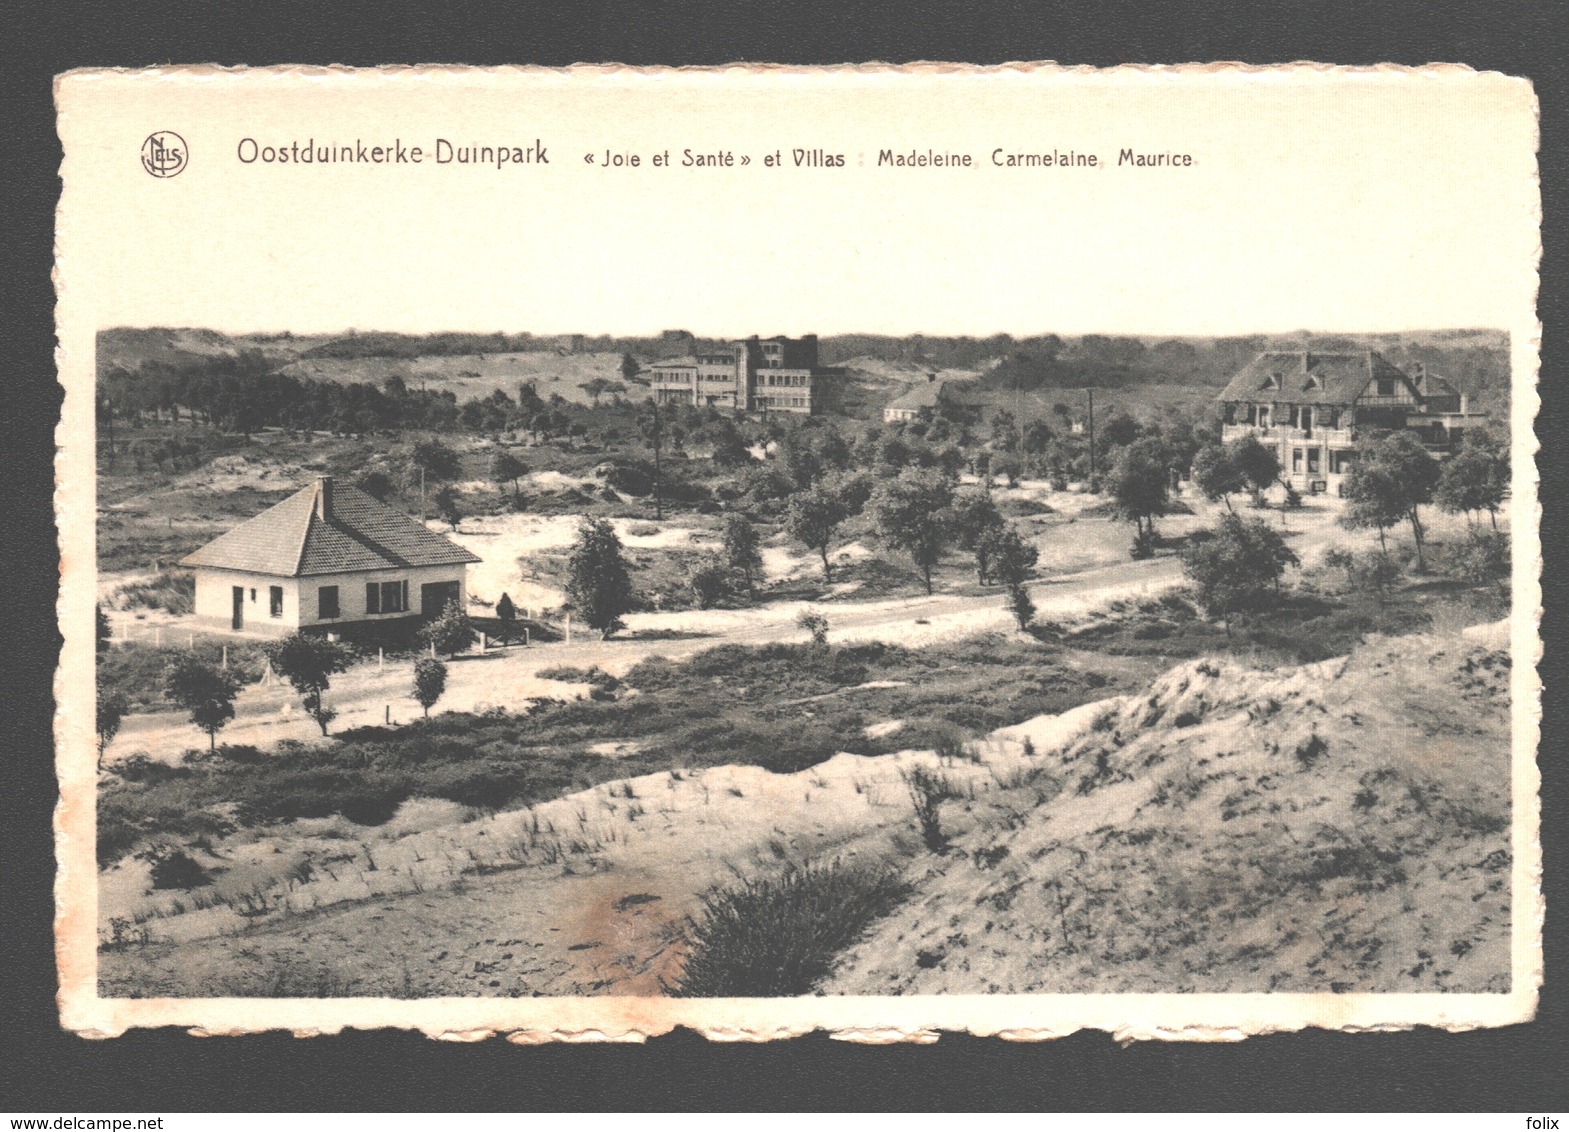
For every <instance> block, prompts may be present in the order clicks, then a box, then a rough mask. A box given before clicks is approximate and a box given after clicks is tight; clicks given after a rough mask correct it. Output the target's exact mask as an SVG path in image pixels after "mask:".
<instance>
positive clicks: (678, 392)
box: [646, 334, 844, 413]
mask: <svg viewBox="0 0 1569 1132" xmlns="http://www.w3.org/2000/svg"><path fill="white" fill-rule="evenodd" d="M646 372H647V374H648V376H649V381H650V384H651V385H652V386H653V391H654V398H655V399H656V400H657V401H658V402H659V403H660V404H662V405H714V406H717V407H719V408H723V409H730V410H733V411H736V412H759V413H770V412H775V413H814V412H821V411H823V410H824V409H826V408H828V407H829V405H830V404H831V403H832V401H833V399H834V397H835V395H836V394H837V392H838V383H839V381H840V379H841V378H842V377H843V372H844V371H843V370H839V369H833V368H828V367H824V366H820V365H819V364H818V359H817V335H815V334H807V335H804V336H803V337H801V338H783V337H775V338H758V337H757V336H755V335H754V336H752V337H751V338H745V339H742V340H741V341H739V342H732V343H730V344H728V345H726V346H723V347H718V348H713V349H707V350H699V351H698V352H696V353H694V354H692V355H690V356H687V357H682V358H671V359H667V360H665V361H660V362H654V363H653V364H651V365H650V366H649V367H648V369H647V371H646Z"/></svg>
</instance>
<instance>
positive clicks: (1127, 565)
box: [106, 557, 1182, 761]
mask: <svg viewBox="0 0 1569 1132" xmlns="http://www.w3.org/2000/svg"><path fill="white" fill-rule="evenodd" d="M1181 576H1182V568H1181V563H1180V562H1179V561H1178V560H1177V559H1176V558H1170V557H1167V558H1157V559H1153V560H1151V561H1148V562H1124V563H1118V564H1116V565H1113V566H1105V567H1101V568H1098V569H1095V570H1086V571H1084V572H1082V573H1079V574H1073V575H1068V576H1064V577H1060V578H1053V579H1049V580H1046V581H1042V582H1039V583H1037V584H1035V585H1034V586H1033V587H1032V596H1033V597H1034V600H1035V604H1036V608H1037V611H1038V616H1040V617H1042V618H1045V619H1051V618H1054V617H1063V616H1067V615H1071V614H1074V613H1079V612H1083V611H1084V610H1086V609H1088V608H1091V607H1092V606H1094V605H1097V604H1100V603H1103V602H1106V601H1110V600H1114V599H1116V598H1118V597H1133V596H1144V595H1147V594H1152V593H1159V592H1160V591H1161V590H1164V589H1166V588H1167V587H1169V586H1172V585H1174V584H1176V583H1177V582H1178V581H1180V580H1181ZM1004 601H1005V599H1004V596H1003V594H1002V593H1001V592H998V593H997V594H988V595H983V596H966V595H953V594H937V595H934V596H932V597H916V598H899V599H895V600H891V601H876V602H859V603H853V604H850V603H843V604H841V603H829V604H824V605H820V606H816V607H815V608H818V609H820V610H822V612H823V613H824V614H825V615H826V616H827V618H828V621H829V625H830V627H831V628H830V633H829V639H830V640H832V641H837V642H848V641H870V640H882V641H888V642H890V643H895V644H926V643H932V642H935V641H937V640H940V639H942V638H945V637H953V636H958V635H967V634H973V633H977V632H985V631H988V630H1003V629H1006V628H1008V627H1009V626H1010V625H1011V624H1012V615H1011V614H1010V613H1009V612H1008V610H1007V608H1006V606H1005V604H1004ZM804 608H807V605H806V603H801V602H787V603H782V604H777V605H769V606H762V607H759V608H756V609H746V610H724V611H716V612H712V613H700V612H696V611H693V612H685V613H648V614H636V615H633V616H632V617H629V618H628V630H629V633H630V635H629V636H627V637H625V638H622V639H615V638H612V639H611V640H608V641H600V640H584V639H583V637H584V634H581V633H579V634H574V638H575V639H574V640H573V642H572V643H571V644H566V643H562V642H557V643H554V644H548V645H536V646H533V647H531V648H511V649H507V650H505V651H500V650H498V651H493V652H491V653H489V654H487V655H486V656H484V657H474V658H465V659H459V660H456V661H454V662H452V663H451V664H450V665H449V666H448V678H447V691H446V694H445V695H444V696H443V697H442V699H441V702H440V705H439V707H440V709H441V710H446V711H474V710H483V709H484V708H486V707H508V708H513V707H517V706H519V705H520V704H521V703H522V702H524V701H527V700H531V699H538V698H541V697H544V696H556V697H563V698H564V697H568V696H572V695H575V694H578V693H580V692H584V691H586V688H584V687H583V686H581V685H572V684H562V683H560V682H558V681H553V680H542V679H540V678H539V676H538V675H537V674H538V672H539V671H540V670H541V669H549V668H557V667H572V668H588V667H590V666H593V665H598V666H599V667H600V668H603V669H605V670H606V671H608V672H613V673H618V674H619V673H624V672H625V671H626V670H627V669H629V668H631V667H632V666H633V665H634V664H636V663H637V662H638V661H640V660H643V659H645V658H646V657H650V656H667V657H671V658H674V659H679V658H681V657H686V656H691V655H692V654H693V653H696V652H700V651H702V650H703V649H708V648H713V647H714V646H715V645H720V644H745V645H762V644H769V643H772V642H776V641H800V640H803V639H804V634H803V633H802V631H801V629H800V627H799V626H797V625H796V623H795V618H796V615H797V614H798V613H799V612H800V611H801V610H802V609H804ZM661 631H663V632H676V633H683V634H685V633H690V634H692V635H690V636H683V637H680V638H676V639H671V638H669V637H664V636H658V637H652V638H650V637H649V636H647V634H650V633H659V632H661ZM640 634H642V635H640ZM412 682H413V679H412V665H411V664H410V663H409V662H407V661H402V662H393V661H389V662H388V663H387V664H386V665H385V667H384V668H383V667H380V666H378V665H377V664H375V663H370V664H364V665H360V666H358V667H357V668H354V669H352V670H351V671H349V672H346V673H343V674H342V675H340V676H336V677H334V678H333V686H332V689H331V691H330V692H328V694H327V702H328V704H329V705H330V706H332V707H333V708H335V709H337V711H338V718H337V719H336V720H335V721H334V723H333V725H332V726H333V729H334V730H343V729H345V728H350V727H363V726H369V725H375V724H380V723H385V722H387V721H389V720H390V721H391V722H392V723H408V722H411V721H412V720H413V719H414V718H416V716H417V715H418V713H419V708H418V705H416V704H415V703H414V701H413V699H412V698H411V697H410V694H409V690H410V687H411V685H412ZM234 706H235V718H234V720H233V721H232V722H231V723H230V724H229V725H228V726H227V727H226V728H224V730H223V731H222V733H221V734H220V736H219V738H220V740H221V741H222V742H225V743H249V744H256V745H262V744H266V743H275V742H278V741H279V740H282V739H294V740H297V741H300V742H306V743H310V742H320V741H322V737H321V732H320V730H319V729H318V728H317V726H316V724H315V723H314V722H313V721H312V720H311V718H310V717H309V716H307V715H306V714H305V713H304V711H303V709H302V708H301V707H300V706H299V697H298V696H297V695H296V694H295V693H294V691H293V690H292V689H290V688H289V687H288V686H287V685H283V686H280V685H278V684H272V685H270V686H266V687H264V686H261V685H251V686H248V687H246V688H245V689H243V690H242V691H241V693H240V695H239V697H238V698H237V699H236V700H235V705H234ZM205 738H206V736H205V735H203V734H202V732H200V731H199V730H197V729H196V728H195V727H194V726H193V725H191V724H190V723H189V722H188V721H187V720H186V718H185V716H184V715H183V714H180V713H175V712H157V713H153V714H146V715H132V716H129V717H127V718H126V720H125V723H124V726H123V727H122V728H121V731H120V734H119V735H118V736H116V738H115V740H114V742H113V743H112V744H111V745H110V747H109V750H108V751H107V752H106V760H108V761H112V760H114V759H119V758H124V757H126V756H128V755H131V754H135V753H144V754H147V755H148V756H150V757H152V758H155V759H159V760H170V759H175V758H178V757H179V756H180V755H181V754H182V753H183V752H184V751H185V750H186V749H187V748H189V747H199V746H201V745H202V743H203V742H204V741H205Z"/></svg>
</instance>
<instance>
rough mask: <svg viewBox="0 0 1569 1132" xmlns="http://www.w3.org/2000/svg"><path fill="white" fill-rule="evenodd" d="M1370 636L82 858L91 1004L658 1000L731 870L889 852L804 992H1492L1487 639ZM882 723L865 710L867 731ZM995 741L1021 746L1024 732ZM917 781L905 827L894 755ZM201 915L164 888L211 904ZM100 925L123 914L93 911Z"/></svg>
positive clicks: (1498, 664)
mask: <svg viewBox="0 0 1569 1132" xmlns="http://www.w3.org/2000/svg"><path fill="white" fill-rule="evenodd" d="M1495 645H1496V643H1493V644H1485V645H1484V644H1479V643H1477V642H1476V641H1472V640H1465V639H1462V638H1461V637H1459V636H1448V637H1414V638H1401V639H1393V640H1379V641H1374V642H1372V643H1370V644H1369V645H1367V646H1364V647H1363V648H1362V649H1360V650H1358V652H1356V653H1355V654H1353V656H1352V657H1351V658H1349V659H1343V660H1336V661H1330V662H1326V663H1323V664H1318V665H1310V666H1306V667H1302V668H1294V669H1282V670H1278V671H1275V672H1256V671H1251V670H1247V669H1243V668H1241V667H1239V666H1237V665H1235V664H1233V663H1230V662H1220V661H1199V662H1193V663H1188V664H1184V665H1182V666H1180V667H1179V668H1176V669H1174V670H1172V671H1171V672H1169V673H1168V674H1166V675H1165V676H1163V677H1162V678H1161V679H1160V680H1158V681H1157V682H1156V683H1155V685H1154V686H1153V687H1152V688H1151V690H1150V692H1149V694H1147V695H1140V696H1136V697H1127V698H1123V699H1118V700H1109V701H1105V702H1103V703H1100V704H1090V705H1086V706H1084V707H1081V708H1078V709H1075V710H1074V711H1072V712H1068V713H1065V714H1064V715H1062V716H1047V717H1040V718H1037V719H1033V720H1030V721H1027V722H1026V723H1023V724H1020V725H1018V726H1015V727H1010V728H1005V729H1002V730H1000V731H998V732H996V733H994V734H993V735H992V736H991V738H990V739H989V740H988V741H986V742H985V743H984V744H982V745H981V747H980V749H979V751H978V758H977V759H976V761H974V762H968V761H960V762H957V763H954V764H952V765H946V766H944V765H941V764H940V763H939V762H938V760H937V759H936V758H935V756H933V755H932V754H931V753H930V752H923V751H907V752H904V753H901V754H899V755H891V756H885V757H882V758H861V757H858V756H852V755H839V756H837V757H835V758H834V759H832V760H830V761H829V762H827V763H824V764H822V765H820V766H818V767H814V768H812V769H811V770H808V771H803V772H801V773H799V774H794V775H774V774H770V773H768V772H766V771H763V770H761V769H758V768H754V767H718V768H713V769H709V770H705V771H697V772H687V771H677V772H674V773H669V774H653V775H645V776H641V777H638V778H634V779H629V780H625V781H622V782H617V783H607V784H604V785H601V786H598V787H595V788H593V789H591V790H586V791H583V792H581V793H578V794H574V795H572V796H569V797H566V798H562V799H558V800H556V801H554V802H549V803H545V804H542V805H539V806H536V807H534V808H532V809H529V810H524V811H514V812H508V813H502V814H497V815H494V816H489V817H486V816H482V815H475V814H473V813H472V812H469V811H466V810H464V809H463V808H462V807H458V806H455V805H453V804H451V803H444V802H428V801H418V800H416V801H411V802H409V803H406V804H405V806H404V808H403V809H402V810H401V811H400V812H399V814H398V816H397V817H396V818H395V819H394V820H393V821H392V822H389V823H388V824H387V825H384V826H381V827H378V828H374V829H367V828H363V827H359V826H355V825H353V824H352V823H349V822H347V821H345V820H343V819H341V818H332V819H325V820H317V821H300V822H295V823H291V824H290V825H289V826H286V827H282V828H280V829H272V830H267V831H263V832H262V833H261V834H254V833H253V834H244V833H242V834H237V835H235V836H233V837H231V838H228V839H226V840H225V841H223V842H221V843H219V844H218V845H216V846H214V850H213V852H212V854H210V855H209V856H208V857H207V859H206V861H205V862H204V863H205V864H207V865H208V866H209V867H214V866H216V867H218V868H221V869H222V873H221V875H220V876H219V878H218V880H217V883H216V884H215V885H214V886H212V888H211V889H210V890H207V892H206V895H205V896H204V895H202V894H203V891H204V890H196V891H195V892H193V893H181V892H149V891H148V889H147V875H146V871H145V866H144V865H142V864H140V863H137V862H125V863H122V864H121V865H119V866H116V867H115V868H113V869H111V870H108V871H106V872H105V873H104V874H102V875H101V878H100V880H101V891H100V904H101V917H102V921H101V925H100V926H101V931H102V932H103V934H104V936H105V938H109V937H111V936H112V934H113V931H114V925H113V923H112V921H113V920H114V919H115V918H121V919H123V920H127V921H129V920H130V919H132V918H138V917H139V918H142V919H143V920H144V921H145V922H144V923H143V924H142V925H141V926H140V927H135V928H130V929H129V931H130V938H132V939H133V940H134V939H136V938H138V933H139V932H140V931H142V930H144V929H145V931H146V932H147V936H148V939H149V940H150V942H149V943H147V944H146V945H142V944H139V943H136V942H132V943H131V944H130V946H125V947H118V948H111V949H106V950H105V951H104V952H103V953H102V955H101V978H102V980H103V988H104V991H105V993H110V994H148V993H167V994H177V995H185V994H211V993H302V994H319V993H356V994H402V995H433V994H448V995H514V996H516V995H536V994H563V993H622V994H647V993H658V991H659V989H660V987H661V980H662V979H669V978H671V977H672V976H673V975H674V973H675V972H676V971H677V970H678V969H679V964H680V958H681V947H682V943H681V935H680V931H681V925H682V921H683V918H684V917H685V916H687V915H689V914H691V913H692V912H693V911H694V909H695V908H696V902H697V899H698V896H699V895H700V894H701V892H702V891H703V890H704V889H705V888H707V887H708V886H709V885H711V884H714V883H718V882H723V881H725V880H726V879H727V878H729V877H730V876H731V875H732V874H733V872H734V871H735V870H741V871H744V872H752V871H756V870H759V869H772V868H776V867H778V866H779V863H780V862H781V861H785V860H792V861H805V860H813V859H816V860H823V859H830V858H833V857H841V858H850V857H854V858H860V859H866V858H872V859H877V860H885V861H892V862H896V863H898V864H899V865H900V867H902V868H904V869H905V870H906V871H907V875H908V876H909V877H910V878H911V879H912V881H914V882H915V884H916V891H915V895H914V896H913V897H912V899H911V900H910V901H909V902H908V903H907V904H906V906H905V907H904V908H903V909H901V910H900V911H898V912H896V913H895V914H894V915H892V916H891V917H889V918H888V919H886V920H884V921H883V922H882V923H880V924H878V925H875V926H874V927H873V929H872V930H871V933H870V935H869V936H868V937H867V938H866V939H865V940H864V941H863V942H862V943H861V944H860V945H859V946H857V947H855V948H853V949H852V950H851V951H850V952H849V953H847V955H846V956H844V958H843V962H842V964H841V966H840V969H839V971H838V973H837V974H836V975H835V976H834V977H833V978H832V979H831V981H830V982H829V984H828V985H827V986H826V987H825V988H824V989H825V990H826V992H827V993H859V994H866V993H871V994H889V993H894V994H898V993H963V992H998V991H1017V992H1051V991H1149V990H1190V991H1200V990H1203V991H1262V990H1271V989H1274V990H1328V989H1344V990H1351V989H1355V990H1376V991H1396V990H1410V991H1418V990H1429V991H1430V990H1439V989H1442V990H1472V991H1498V990H1502V989H1505V988H1506V986H1507V978H1508V976H1507V971H1508V959H1507V936H1508V927H1509V914H1510V913H1509V889H1508V877H1509V851H1508V840H1507V838H1508V834H1507V828H1508V817H1509V809H1508V805H1509V803H1508V723H1507V712H1506V705H1507V695H1508V692H1507V687H1508V675H1509V666H1508V659H1507V654H1506V653H1504V652H1502V651H1499V649H1498V648H1497V647H1495ZM890 722H893V721H890ZM1026 740H1028V743H1026ZM917 764H920V765H924V766H926V767H928V768H929V769H932V770H935V771H936V772H937V773H939V774H941V775H942V776H943V777H945V778H946V779H947V781H948V783H949V786H950V790H951V793H952V798H951V799H950V800H949V801H947V802H946V803H945V804H944V806H943V809H942V821H943V825H944V829H945V832H946V833H947V834H948V835H949V837H950V838H951V839H952V847H951V848H950V849H949V850H948V851H947V852H945V853H940V854H938V853H931V852H929V851H927V850H926V849H925V848H923V847H922V845H921V842H920V839H919V837H918V836H917V829H916V825H915V822H914V820H913V812H912V807H911V802H910V796H909V793H908V790H907V788H906V785H905V783H904V780H903V778H902V777H901V776H902V774H903V773H904V772H906V771H907V770H908V769H909V768H910V767H911V766H913V765H917ZM214 892H216V893H221V894H222V895H223V896H224V897H225V899H226V901H227V904H218V905H216V906H212V907H205V908H197V907H195V906H194V905H195V904H196V903H198V902H199V901H200V902H206V901H207V898H208V897H210V895H211V894H212V893H214ZM125 930H127V929H126V926H122V932H124V931H125Z"/></svg>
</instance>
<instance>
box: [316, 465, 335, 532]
mask: <svg viewBox="0 0 1569 1132" xmlns="http://www.w3.org/2000/svg"><path fill="white" fill-rule="evenodd" d="M316 517H317V518H318V519H320V520H321V521H322V522H324V523H326V522H329V521H330V520H331V519H332V477H331V476H317V477H316Z"/></svg>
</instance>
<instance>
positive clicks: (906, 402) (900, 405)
mask: <svg viewBox="0 0 1569 1132" xmlns="http://www.w3.org/2000/svg"><path fill="white" fill-rule="evenodd" d="M947 384H948V383H947V382H945V381H923V382H922V383H921V384H920V385H917V386H914V387H913V388H911V389H909V390H908V391H906V392H904V393H901V394H900V395H899V396H898V397H895V398H894V399H893V400H892V401H890V402H888V404H887V406H886V407H887V408H890V409H924V408H927V407H928V406H931V405H935V404H937V402H938V401H940V400H942V398H943V397H945V396H949V395H950V394H951V393H952V392H953V391H952V390H951V389H947V388H946V386H947Z"/></svg>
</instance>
